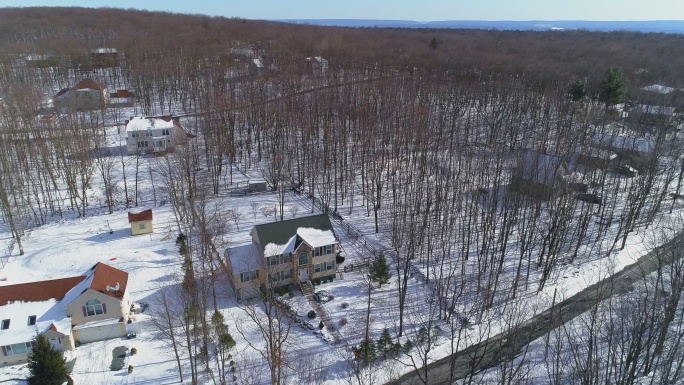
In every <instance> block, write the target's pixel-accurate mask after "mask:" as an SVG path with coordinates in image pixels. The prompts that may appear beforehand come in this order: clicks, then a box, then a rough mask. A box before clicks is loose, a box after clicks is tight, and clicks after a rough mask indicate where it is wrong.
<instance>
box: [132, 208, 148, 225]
mask: <svg viewBox="0 0 684 385" xmlns="http://www.w3.org/2000/svg"><path fill="white" fill-rule="evenodd" d="M151 220H152V209H147V210H143V211H140V212H129V213H128V223H132V222H140V221H151Z"/></svg>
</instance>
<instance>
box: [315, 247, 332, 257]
mask: <svg viewBox="0 0 684 385" xmlns="http://www.w3.org/2000/svg"><path fill="white" fill-rule="evenodd" d="M333 249H334V245H325V246H321V247H317V248H315V249H314V257H320V256H321V255H328V254H332V253H333Z"/></svg>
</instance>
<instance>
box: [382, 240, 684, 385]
mask: <svg viewBox="0 0 684 385" xmlns="http://www.w3.org/2000/svg"><path fill="white" fill-rule="evenodd" d="M683 243H684V234H681V233H680V234H678V235H677V236H676V237H675V238H674V239H673V240H671V241H669V242H667V243H666V244H664V245H662V246H660V247H658V248H656V249H654V250H653V251H651V252H649V253H647V254H645V255H644V256H642V257H641V258H639V260H638V261H637V262H635V263H634V264H632V265H629V266H627V267H625V268H624V269H623V270H622V271H620V272H618V273H616V274H613V275H612V276H610V277H608V278H606V279H604V280H602V281H601V282H598V283H596V284H594V285H591V286H589V287H587V288H586V289H584V290H582V291H581V292H579V293H577V294H575V295H573V296H572V297H570V298H568V299H566V300H565V301H563V302H559V303H558V304H556V305H555V306H554V307H553V308H550V309H548V310H546V311H545V312H543V313H540V314H538V315H537V316H534V317H532V318H530V319H529V320H527V321H525V322H524V323H522V324H521V325H520V326H519V327H518V328H516V329H514V330H513V331H512V332H510V333H502V334H498V335H496V336H493V337H492V338H489V339H487V340H485V341H483V342H480V343H479V344H476V345H472V346H470V347H468V348H466V349H464V350H461V351H460V352H458V353H456V354H455V355H453V356H448V357H445V358H443V359H441V360H439V361H435V362H433V363H432V364H430V365H428V383H429V384H448V383H449V370H450V369H449V368H450V367H453V368H455V369H454V372H453V377H452V379H453V380H458V379H462V378H465V377H466V376H467V375H468V373H469V372H471V370H472V372H479V371H482V370H485V369H489V368H492V367H495V366H497V365H498V364H499V363H501V362H505V361H508V360H510V359H512V358H513V357H515V355H516V354H517V353H518V352H520V351H521V349H522V348H523V347H525V345H527V344H529V343H530V342H532V341H533V340H535V339H537V338H539V337H542V336H544V335H545V334H546V333H548V332H550V331H552V330H553V329H555V328H557V327H559V326H561V325H563V324H564V323H566V322H568V321H570V320H571V319H573V318H575V317H577V316H579V315H581V314H582V313H584V312H586V311H588V310H590V309H591V308H592V307H593V306H594V305H595V304H596V303H598V302H600V301H602V300H605V299H607V298H609V297H611V296H613V295H618V294H623V293H626V292H628V291H629V290H630V288H631V286H632V284H634V283H635V282H637V281H639V280H641V279H643V277H644V276H645V275H648V274H650V273H652V272H654V271H656V270H657V269H658V267H659V266H664V265H668V264H670V263H672V261H673V255H676V257H677V258H680V257H681V256H682V255H680V254H679V253H673V252H669V253H668V252H663V251H668V250H673V249H675V250H676V249H680V250H681V249H682V246H684V244H683ZM682 254H684V253H682ZM420 383H422V381H421V380H420V378H419V377H418V375H417V374H416V372H411V373H408V374H406V375H404V376H402V377H401V378H399V379H398V380H397V381H395V382H393V383H392V384H409V385H413V384H420Z"/></svg>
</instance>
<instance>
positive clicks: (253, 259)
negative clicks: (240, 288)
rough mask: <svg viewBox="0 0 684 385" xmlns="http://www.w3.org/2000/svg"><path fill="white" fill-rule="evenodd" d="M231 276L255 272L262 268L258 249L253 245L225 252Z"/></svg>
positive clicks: (232, 248) (237, 247) (233, 248)
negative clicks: (231, 270)
mask: <svg viewBox="0 0 684 385" xmlns="http://www.w3.org/2000/svg"><path fill="white" fill-rule="evenodd" d="M226 254H228V258H229V259H230V266H231V268H232V269H233V274H241V273H245V272H248V271H255V270H258V269H261V268H262V267H263V263H262V260H261V255H260V252H259V247H258V246H257V245H255V244H253V243H250V244H247V245H242V246H236V247H231V248H230V249H228V250H226Z"/></svg>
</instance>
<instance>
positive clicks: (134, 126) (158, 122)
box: [126, 116, 173, 132]
mask: <svg viewBox="0 0 684 385" xmlns="http://www.w3.org/2000/svg"><path fill="white" fill-rule="evenodd" d="M171 128H173V120H171V119H169V120H168V121H167V120H165V119H161V118H146V117H142V116H135V117H133V118H131V120H130V121H129V122H128V124H126V132H134V131H147V130H152V129H171Z"/></svg>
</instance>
